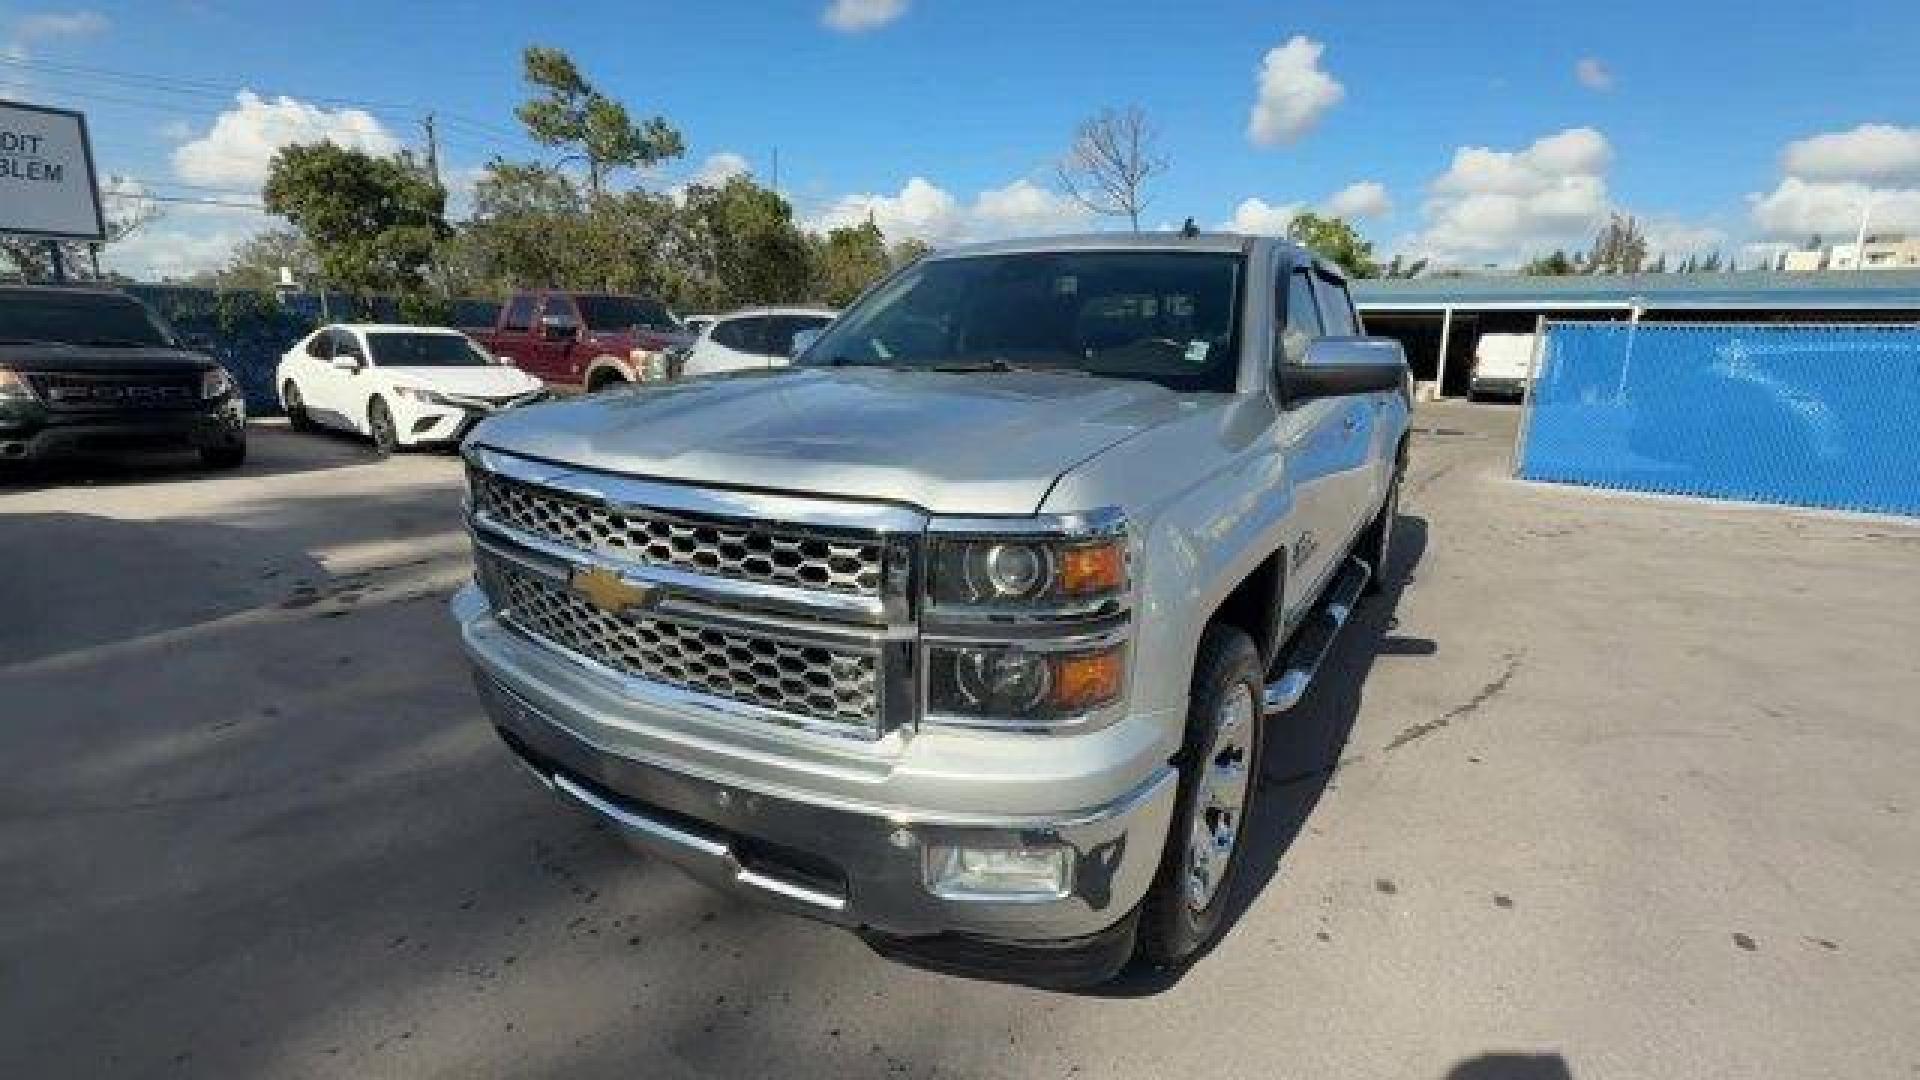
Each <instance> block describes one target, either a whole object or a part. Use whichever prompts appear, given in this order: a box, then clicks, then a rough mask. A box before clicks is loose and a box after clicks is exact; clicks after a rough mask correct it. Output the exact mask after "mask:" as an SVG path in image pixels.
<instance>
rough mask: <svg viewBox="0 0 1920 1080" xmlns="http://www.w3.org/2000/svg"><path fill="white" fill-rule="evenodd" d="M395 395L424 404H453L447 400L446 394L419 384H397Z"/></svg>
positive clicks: (394, 390) (394, 389)
mask: <svg viewBox="0 0 1920 1080" xmlns="http://www.w3.org/2000/svg"><path fill="white" fill-rule="evenodd" d="M393 396H394V397H397V398H404V399H406V400H407V401H418V402H420V403H421V404H423V405H451V404H453V403H452V402H450V401H448V400H447V398H446V395H444V394H439V393H436V392H434V391H432V390H428V389H425V388H423V387H419V386H396V387H394V388H393Z"/></svg>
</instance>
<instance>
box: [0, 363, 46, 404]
mask: <svg viewBox="0 0 1920 1080" xmlns="http://www.w3.org/2000/svg"><path fill="white" fill-rule="evenodd" d="M39 396H40V395H38V394H36V393H34V392H33V384H32V383H30V382H28V381H27V377H26V376H25V375H22V374H21V373H19V372H17V371H15V370H13V369H12V368H7V367H0V401H35V400H37V399H38V398H39Z"/></svg>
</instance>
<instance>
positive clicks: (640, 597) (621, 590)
mask: <svg viewBox="0 0 1920 1080" xmlns="http://www.w3.org/2000/svg"><path fill="white" fill-rule="evenodd" d="M567 583H568V584H569V585H572V586H573V591H574V592H577V593H579V594H580V595H581V596H584V597H586V598H587V601H588V602H589V603H591V604H592V605H593V606H594V607H597V608H599V609H600V610H601V611H604V612H606V613H607V614H609V615H618V614H620V613H621V612H623V611H626V610H627V609H628V608H637V607H651V606H652V605H653V602H654V600H655V599H656V598H657V597H658V596H659V594H660V590H658V589H656V588H654V587H653V586H651V585H640V584H636V583H634V582H631V581H628V580H627V579H625V578H623V577H621V576H620V575H619V574H616V573H614V572H613V571H611V570H608V569H606V568H605V567H601V566H581V567H576V568H575V569H574V571H573V576H572V578H570V579H569V580H568V582H567Z"/></svg>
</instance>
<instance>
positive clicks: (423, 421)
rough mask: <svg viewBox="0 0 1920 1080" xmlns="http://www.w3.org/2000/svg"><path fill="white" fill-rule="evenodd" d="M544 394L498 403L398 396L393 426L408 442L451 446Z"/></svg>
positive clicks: (403, 440)
mask: <svg viewBox="0 0 1920 1080" xmlns="http://www.w3.org/2000/svg"><path fill="white" fill-rule="evenodd" d="M545 396H546V395H545V394H540V395H539V396H537V397H536V396H532V395H529V396H528V398H527V399H526V400H525V401H521V402H515V403H512V404H499V405H496V404H490V403H486V402H481V401H471V402H469V401H465V400H459V399H456V400H455V401H454V402H453V403H452V404H443V403H441V402H437V401H416V400H412V399H407V398H398V399H396V401H397V405H396V407H395V408H394V428H395V429H396V431H397V432H398V434H399V436H400V442H401V443H402V444H403V445H406V446H452V445H456V444H458V443H459V442H461V441H462V440H464V439H465V438H466V437H467V433H468V432H470V431H472V430H473V429H474V428H475V427H476V426H478V425H479V423H480V421H482V420H485V419H486V418H487V417H489V416H494V415H496V414H498V413H503V412H506V411H508V410H510V409H517V408H521V407H522V406H524V405H531V404H534V403H535V402H537V401H540V400H542V399H544V398H545Z"/></svg>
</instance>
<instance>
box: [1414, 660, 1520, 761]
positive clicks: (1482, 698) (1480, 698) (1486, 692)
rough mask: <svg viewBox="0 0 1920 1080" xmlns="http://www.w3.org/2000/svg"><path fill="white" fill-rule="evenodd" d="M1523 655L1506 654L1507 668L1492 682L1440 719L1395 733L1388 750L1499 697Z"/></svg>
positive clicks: (1422, 736)
mask: <svg viewBox="0 0 1920 1080" xmlns="http://www.w3.org/2000/svg"><path fill="white" fill-rule="evenodd" d="M1522 655H1524V654H1522V653H1508V654H1506V657H1505V660H1506V662H1507V667H1506V670H1505V671H1502V672H1501V673H1500V674H1499V676H1497V677H1496V678H1495V679H1494V680H1493V681H1492V682H1489V683H1488V684H1487V685H1485V686H1482V687H1481V688H1480V689H1479V691H1478V692H1476V693H1475V694H1474V695H1473V696H1472V697H1470V698H1468V699H1467V700H1466V701H1464V702H1462V703H1461V704H1459V705H1455V706H1454V707H1453V708H1451V709H1448V710H1447V711H1446V712H1445V713H1444V714H1443V715H1442V716H1441V717H1440V718H1439V719H1438V720H1428V721H1426V722H1424V723H1419V724H1415V725H1413V726H1412V727H1410V728H1407V729H1406V730H1405V731H1402V732H1401V733H1400V734H1398V735H1395V736H1394V737H1393V741H1392V742H1390V743H1388V744H1387V746H1386V749H1387V750H1388V751H1393V750H1397V749H1399V748H1400V747H1402V746H1405V745H1407V744H1408V743H1410V742H1414V741H1415V740H1418V739H1424V738H1426V737H1427V736H1429V735H1431V734H1433V733H1434V732H1436V731H1439V730H1440V729H1442V728H1444V727H1446V726H1447V725H1449V724H1451V723H1453V722H1454V721H1455V720H1458V719H1460V718H1461V717H1463V716H1468V715H1470V714H1472V713H1474V712H1477V711H1478V710H1479V709H1480V708H1481V707H1482V706H1484V705H1485V704H1486V703H1487V702H1489V701H1492V700H1493V699H1494V698H1497V697H1499V696H1500V695H1501V694H1502V693H1504V692H1505V691H1506V689H1507V684H1508V683H1510V682H1512V681H1513V676H1514V675H1515V673H1517V672H1518V671H1519V670H1520V659H1521V656H1522Z"/></svg>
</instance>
